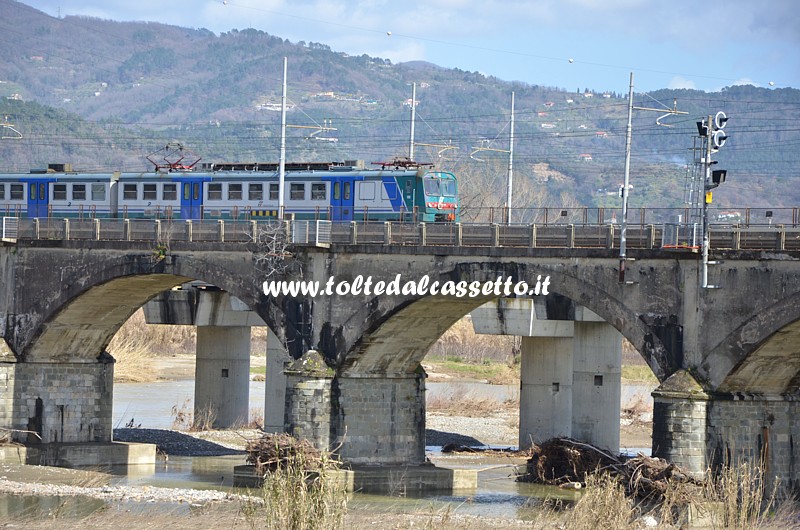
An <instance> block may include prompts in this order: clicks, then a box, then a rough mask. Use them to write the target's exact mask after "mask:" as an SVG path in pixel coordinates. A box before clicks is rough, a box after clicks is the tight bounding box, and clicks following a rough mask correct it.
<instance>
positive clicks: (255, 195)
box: [247, 182, 264, 201]
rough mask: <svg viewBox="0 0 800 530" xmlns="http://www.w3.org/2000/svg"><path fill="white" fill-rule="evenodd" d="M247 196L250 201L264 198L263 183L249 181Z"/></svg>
mask: <svg viewBox="0 0 800 530" xmlns="http://www.w3.org/2000/svg"><path fill="white" fill-rule="evenodd" d="M247 198H248V199H249V200H251V201H263V200H264V185H263V184H261V183H260V182H259V183H258V184H254V183H252V182H251V183H250V184H248V185H247Z"/></svg>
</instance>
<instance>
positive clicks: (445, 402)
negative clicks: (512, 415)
mask: <svg viewBox="0 0 800 530" xmlns="http://www.w3.org/2000/svg"><path fill="white" fill-rule="evenodd" d="M425 407H426V409H427V411H428V412H440V413H444V414H451V415H455V416H466V417H470V418H480V417H485V416H487V415H489V414H493V413H496V412H498V411H501V410H508V411H516V410H519V396H517V398H516V399H508V400H505V401H499V400H496V399H491V398H485V397H478V396H475V395H474V394H472V393H469V392H467V391H466V390H465V389H464V388H461V387H455V388H454V389H452V390H450V391H449V392H447V393H446V394H442V395H440V396H437V397H434V398H428V399H427V400H426V401H425Z"/></svg>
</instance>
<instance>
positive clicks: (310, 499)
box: [243, 434, 347, 530]
mask: <svg viewBox="0 0 800 530" xmlns="http://www.w3.org/2000/svg"><path fill="white" fill-rule="evenodd" d="M247 453H248V456H247V461H248V463H252V464H255V465H256V468H257V469H258V470H259V472H260V473H263V474H264V485H263V486H262V488H261V489H260V490H259V491H258V493H257V496H258V497H257V498H258V499H259V500H260V501H263V503H261V502H258V503H256V502H246V503H245V505H244V507H243V511H244V513H245V515H246V516H247V519H248V521H250V522H251V524H252V525H253V527H254V528H256V527H258V528H260V527H261V526H260V524H259V523H260V522H264V523H266V528H270V529H278V530H300V529H302V530H316V529H326V530H327V529H338V528H344V518H345V515H346V514H347V491H346V490H345V485H344V483H343V482H342V481H341V480H338V479H337V477H336V475H335V471H337V470H338V469H339V464H338V462H337V461H335V460H333V459H331V458H330V456H329V455H328V454H326V453H324V452H320V451H317V450H316V449H314V448H313V447H312V446H311V444H309V443H308V442H307V441H305V440H297V439H294V438H292V437H291V436H289V435H287V434H278V435H270V434H265V435H264V436H263V437H262V438H260V439H259V440H252V441H251V442H249V443H248V444H247ZM256 525H258V526H256Z"/></svg>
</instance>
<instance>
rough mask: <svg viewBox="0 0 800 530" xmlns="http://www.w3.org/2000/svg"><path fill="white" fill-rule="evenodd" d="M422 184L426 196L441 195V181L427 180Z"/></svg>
mask: <svg viewBox="0 0 800 530" xmlns="http://www.w3.org/2000/svg"><path fill="white" fill-rule="evenodd" d="M422 182H423V184H424V188H425V195H436V196H439V195H440V190H439V181H438V180H437V179H432V178H426V179H423V181H422Z"/></svg>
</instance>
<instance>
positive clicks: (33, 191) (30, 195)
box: [28, 184, 36, 201]
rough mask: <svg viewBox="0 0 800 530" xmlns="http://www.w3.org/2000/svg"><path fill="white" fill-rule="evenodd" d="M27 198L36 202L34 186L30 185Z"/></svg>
mask: <svg viewBox="0 0 800 530" xmlns="http://www.w3.org/2000/svg"><path fill="white" fill-rule="evenodd" d="M28 197H29V198H30V199H31V200H34V201H35V200H36V184H31V190H30V191H29V192H28Z"/></svg>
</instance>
